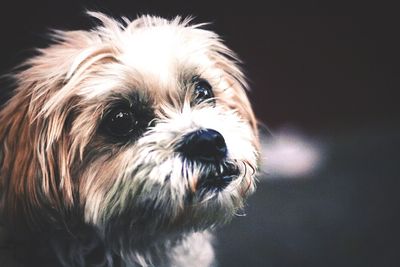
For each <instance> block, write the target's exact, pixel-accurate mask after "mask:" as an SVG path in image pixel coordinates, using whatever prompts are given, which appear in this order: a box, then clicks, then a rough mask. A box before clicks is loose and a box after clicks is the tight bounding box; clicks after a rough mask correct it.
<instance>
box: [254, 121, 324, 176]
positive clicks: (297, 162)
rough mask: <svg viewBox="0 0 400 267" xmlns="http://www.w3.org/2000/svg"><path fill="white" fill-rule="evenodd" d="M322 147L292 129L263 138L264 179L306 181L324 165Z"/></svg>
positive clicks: (315, 141) (262, 164) (262, 161)
mask: <svg viewBox="0 0 400 267" xmlns="http://www.w3.org/2000/svg"><path fill="white" fill-rule="evenodd" d="M323 150H324V149H323V146H322V145H321V144H320V142H318V141H317V140H312V139H310V138H307V137H306V136H304V135H302V134H301V133H299V132H298V131H295V130H293V129H283V130H280V131H278V132H276V133H274V134H273V135H272V136H261V172H262V174H263V175H262V177H261V179H271V178H273V179H275V178H307V177H308V176H307V175H310V174H312V173H313V172H314V171H316V170H317V169H318V168H319V166H320V165H321V163H322V159H323V157H322V155H323Z"/></svg>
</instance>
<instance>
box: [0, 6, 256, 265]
mask: <svg viewBox="0 0 400 267" xmlns="http://www.w3.org/2000/svg"><path fill="white" fill-rule="evenodd" d="M90 15H91V16H93V17H95V18H97V19H98V20H99V21H100V22H101V25H100V26H98V27H96V28H94V29H92V30H90V31H55V32H54V33H53V35H52V36H53V40H54V43H53V44H52V45H51V46H49V47H47V48H44V49H40V50H39V53H38V55H37V56H35V57H33V58H31V59H29V60H28V61H27V62H26V63H25V64H24V66H23V67H22V70H21V71H19V72H18V73H16V74H15V75H14V76H13V77H14V79H15V81H16V85H17V88H16V90H15V94H14V96H13V97H12V98H11V99H10V100H9V101H8V103H7V104H6V105H5V106H4V108H3V109H2V110H1V112H0V125H1V126H0V179H1V180H0V181H1V183H0V194H1V207H0V210H1V223H2V227H3V228H4V229H6V230H5V232H6V233H7V237H6V240H7V241H4V242H5V243H7V248H8V249H10V250H11V251H12V253H11V254H12V255H13V257H14V260H15V261H21V264H25V265H26V266H52V267H54V266H74V267H77V266H78V267H79V266H158V267H160V266H211V265H213V264H214V257H213V256H214V255H213V249H212V246H211V243H212V236H211V235H210V233H209V232H208V231H209V230H210V229H213V228H214V227H217V226H219V225H221V224H224V223H226V222H228V221H229V220H230V219H231V218H232V217H233V216H234V215H235V214H236V213H237V212H238V210H240V209H241V208H242V207H243V203H244V200H245V199H246V197H247V196H248V195H249V194H250V193H252V192H253V191H254V175H255V172H256V165H257V158H258V138H257V127H256V120H255V117H254V114H253V112H252V109H251V106H250V104H249V101H248V98H247V96H246V92H245V89H246V82H245V79H244V76H243V74H242V72H241V70H240V69H239V67H238V65H237V62H238V61H237V58H236V56H235V54H234V53H233V52H232V51H231V50H229V49H228V48H227V47H226V46H225V45H224V44H223V43H222V42H221V40H220V38H219V37H218V36H217V35H216V34H215V33H213V32H211V31H208V30H204V29H202V28H201V27H202V26H203V25H190V24H189V22H190V19H185V20H182V19H181V18H179V17H177V18H176V19H174V20H171V21H168V20H165V19H162V18H158V17H151V16H142V17H139V18H137V19H136V20H133V21H130V20H128V19H126V18H123V19H122V21H123V22H117V21H116V20H114V19H111V18H109V17H107V16H105V15H104V14H101V13H93V12H92V13H90ZM198 79H201V80H205V81H207V82H208V83H209V84H210V86H211V87H212V90H213V96H214V98H213V99H209V100H207V101H204V102H202V103H198V102H196V101H194V96H193V95H194V93H193V92H194V88H195V87H196V81H197V80H198ZM121 104H122V105H125V106H127V107H129V108H130V109H131V110H132V113H133V114H134V115H135V116H137V117H138V118H140V119H138V120H137V121H135V123H137V129H135V130H134V134H131V135H130V136H129V138H124V139H121V138H114V137H113V136H110V135H109V134H107V132H106V131H104V128H105V127H104V124H105V122H104V121H105V120H106V118H107V116H108V114H109V113H110V110H113V108H115V107H116V106H119V105H121ZM199 129H213V130H216V131H218V132H219V133H221V135H222V136H223V138H224V140H225V142H226V147H227V151H228V152H227V156H226V159H224V160H223V161H221V162H219V163H208V162H202V161H197V160H190V159H188V158H186V157H185V156H183V155H182V153H180V152H179V151H177V147H178V146H179V145H180V144H181V143H182V140H183V138H184V137H185V136H187V135H188V134H189V133H191V132H193V131H197V130H199ZM226 168H230V169H232V168H233V169H234V170H236V172H237V173H236V174H235V176H234V177H233V179H232V181H231V182H230V183H229V184H227V185H226V187H223V188H220V189H216V188H214V189H210V188H204V187H203V186H202V184H204V179H205V178H204V177H209V176H218V175H222V173H223V170H224V169H226Z"/></svg>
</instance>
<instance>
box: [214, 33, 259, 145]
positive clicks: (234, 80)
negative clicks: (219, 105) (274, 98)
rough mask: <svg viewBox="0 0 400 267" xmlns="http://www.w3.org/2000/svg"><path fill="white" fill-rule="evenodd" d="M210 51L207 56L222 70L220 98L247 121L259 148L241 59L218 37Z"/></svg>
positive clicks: (256, 129)
mask: <svg viewBox="0 0 400 267" xmlns="http://www.w3.org/2000/svg"><path fill="white" fill-rule="evenodd" d="M211 51H212V53H211V54H210V55H209V56H210V58H211V60H212V61H213V62H214V66H215V68H217V69H219V70H222V72H223V75H222V77H221V84H222V85H221V86H222V87H223V89H224V97H223V98H222V99H220V100H221V101H223V102H224V103H225V105H227V106H228V107H230V108H231V109H232V110H236V111H237V112H238V113H239V114H240V115H241V116H242V118H244V119H246V120H247V121H248V123H249V124H250V126H251V128H252V129H253V133H254V138H253V140H254V145H255V147H256V148H259V143H258V127H257V119H256V117H255V115H254V112H253V109H252V107H251V103H250V101H249V99H248V96H247V91H248V84H247V81H246V78H245V76H244V74H243V71H242V70H241V68H240V63H241V61H240V60H239V59H238V57H237V56H236V54H235V53H234V52H232V51H231V50H230V49H229V48H228V47H226V46H225V45H224V44H223V43H222V42H221V41H220V40H219V39H217V40H215V41H214V42H213V45H212V49H211Z"/></svg>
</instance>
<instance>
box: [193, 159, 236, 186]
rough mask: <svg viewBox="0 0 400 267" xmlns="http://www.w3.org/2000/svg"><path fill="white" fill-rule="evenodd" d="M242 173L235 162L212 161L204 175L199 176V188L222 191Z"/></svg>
mask: <svg viewBox="0 0 400 267" xmlns="http://www.w3.org/2000/svg"><path fill="white" fill-rule="evenodd" d="M239 174H240V171H239V168H238V167H237V165H236V164H234V163H228V162H225V163H210V164H207V166H206V167H205V171H204V173H203V175H201V176H200V177H199V181H198V183H197V190H200V191H207V192H208V191H217V192H218V191H222V190H224V189H225V188H226V187H227V186H228V185H229V184H230V183H231V182H232V181H233V180H234V179H235V178H237V177H238V176H239Z"/></svg>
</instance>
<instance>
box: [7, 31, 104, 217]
mask: <svg viewBox="0 0 400 267" xmlns="http://www.w3.org/2000/svg"><path fill="white" fill-rule="evenodd" d="M54 38H55V41H56V43H55V44H53V45H51V46H50V47H48V48H44V49H40V50H39V54H38V55H37V56H35V57H33V58H32V59H30V60H28V61H27V62H26V63H25V64H24V65H23V66H22V67H21V69H22V70H20V71H18V72H17V73H16V74H15V75H14V78H15V80H16V85H17V88H16V90H15V93H14V96H13V97H12V98H11V99H10V100H9V101H8V102H7V103H6V105H5V106H4V108H3V109H2V110H1V111H0V125H1V127H0V154H1V156H0V182H1V183H0V189H1V191H0V192H1V194H2V196H1V197H2V201H1V203H2V206H3V207H2V209H3V210H4V212H5V213H6V214H7V216H10V217H12V216H14V215H18V213H20V212H24V213H25V217H26V216H28V217H30V218H32V217H34V216H36V214H35V210H46V207H43V206H47V208H48V209H52V210H54V209H57V210H60V209H61V210H62V209H64V208H66V207H69V206H71V205H72V204H73V191H74V189H73V181H72V178H71V174H70V171H71V170H70V169H69V166H70V164H69V163H70V160H71V151H70V149H71V142H70V140H69V134H68V130H69V127H70V123H71V121H72V120H73V118H74V112H75V108H76V103H77V101H78V100H79V95H78V94H77V92H76V87H77V84H79V82H80V81H81V80H80V79H82V76H83V75H81V74H82V73H83V72H85V71H86V70H87V69H88V67H89V66H91V65H92V64H94V63H95V62H97V61H99V60H101V59H103V58H106V57H108V56H109V55H108V53H107V52H106V51H107V48H106V47H104V46H99V45H95V44H96V43H97V44H99V43H101V42H100V40H99V37H98V36H97V35H94V34H91V33H89V32H83V31H73V32H56V33H55V35H54Z"/></svg>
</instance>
